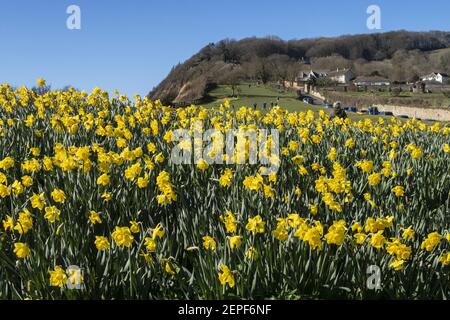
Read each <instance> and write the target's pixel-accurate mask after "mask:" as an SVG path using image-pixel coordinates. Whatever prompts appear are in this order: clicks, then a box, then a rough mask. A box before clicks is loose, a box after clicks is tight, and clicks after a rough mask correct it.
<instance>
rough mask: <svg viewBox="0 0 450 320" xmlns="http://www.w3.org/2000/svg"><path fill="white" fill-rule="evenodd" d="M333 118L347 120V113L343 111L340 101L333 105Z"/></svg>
mask: <svg viewBox="0 0 450 320" xmlns="http://www.w3.org/2000/svg"><path fill="white" fill-rule="evenodd" d="M331 117H332V118H334V117H338V118H341V119H346V118H347V113H346V112H345V110H344V109H342V107H341V103H340V102H339V101H337V102H335V103H334V105H333V112H332V113H331Z"/></svg>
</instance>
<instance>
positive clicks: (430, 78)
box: [421, 72, 449, 84]
mask: <svg viewBox="0 0 450 320" xmlns="http://www.w3.org/2000/svg"><path fill="white" fill-rule="evenodd" d="M421 80H422V81H426V82H437V83H441V84H448V82H449V81H448V75H447V74H446V73H443V72H433V73H430V74H428V75H426V76H423V77H422V78H421Z"/></svg>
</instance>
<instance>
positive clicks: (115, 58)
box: [0, 0, 450, 95]
mask: <svg viewBox="0 0 450 320" xmlns="http://www.w3.org/2000/svg"><path fill="white" fill-rule="evenodd" d="M372 4H375V5H378V6H379V8H380V10H381V29H380V30H369V29H368V28H367V23H366V21H367V18H368V17H369V15H370V14H367V12H366V11H367V8H368V6H369V5H372ZM70 5H77V6H78V7H79V8H80V11H81V19H80V20H81V29H79V30H76V29H75V30H70V29H68V28H67V25H66V21H67V19H68V18H69V16H70V14H68V13H66V10H67V7H68V6H70ZM448 12H450V2H449V1H448V0H429V1H417V0H408V1H406V0H396V1H392V0H370V1H366V0H346V1H335V0H333V1H332V0H330V1H324V0H322V1H320V0H315V1H313V0H307V1H303V0H277V1H275V0H270V1H269V0H258V1H256V0H226V1H225V0H223V1H218V0H189V1H188V0H164V1H162V0H127V1H124V0H70V1H66V0H40V1H37V0H28V1H25V0H14V1H7V0H0V83H4V82H8V83H10V84H11V85H14V86H20V85H26V86H29V87H30V86H33V85H34V84H35V82H36V79H37V78H39V77H43V78H45V79H46V80H47V83H48V84H50V85H51V86H52V88H62V87H64V86H66V85H71V86H74V87H76V88H78V89H81V90H87V91H90V90H92V88H94V87H96V86H99V87H100V88H102V89H104V90H108V91H113V90H115V89H118V90H119V91H120V92H122V93H126V94H128V95H134V94H141V95H145V94H147V93H148V92H149V91H150V90H151V89H152V88H153V87H154V86H156V85H157V84H158V83H159V82H160V81H161V80H163V79H164V77H165V76H166V75H167V74H168V73H169V71H170V69H171V68H172V67H173V66H174V65H176V64H177V63H180V62H183V61H185V60H187V59H188V58H190V57H191V56H192V55H193V54H195V53H196V52H198V51H199V50H200V49H201V48H202V47H204V46H205V45H207V44H208V43H211V42H217V41H220V40H222V39H225V38H228V39H242V38H245V37H251V36H257V37H264V36H268V35H275V36H278V37H280V38H282V39H285V40H290V39H302V38H313V37H321V36H337V35H344V34H361V33H372V32H385V31H391V30H400V29H404V30H410V31H429V30H442V31H448V30H450V20H449V19H448Z"/></svg>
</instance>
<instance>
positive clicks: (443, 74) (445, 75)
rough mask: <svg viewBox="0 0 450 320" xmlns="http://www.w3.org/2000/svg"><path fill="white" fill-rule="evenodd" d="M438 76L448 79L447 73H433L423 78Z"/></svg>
mask: <svg viewBox="0 0 450 320" xmlns="http://www.w3.org/2000/svg"><path fill="white" fill-rule="evenodd" d="M438 74H440V75H441V76H443V77H448V74H446V73H445V72H432V73H430V74H427V75H425V76H422V78H425V77H429V76H437V75H438Z"/></svg>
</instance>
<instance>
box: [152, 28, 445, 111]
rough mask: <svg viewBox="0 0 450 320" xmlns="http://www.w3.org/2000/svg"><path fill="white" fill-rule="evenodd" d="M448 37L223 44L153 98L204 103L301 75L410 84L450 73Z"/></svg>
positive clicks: (181, 70) (181, 67) (184, 67)
mask: <svg viewBox="0 0 450 320" xmlns="http://www.w3.org/2000/svg"><path fill="white" fill-rule="evenodd" d="M449 48H450V32H442V31H431V32H408V31H395V32H387V33H376V34H365V35H348V36H340V37H335V38H316V39H303V40H289V41H284V40H282V39H279V38H277V37H267V38H254V37H253V38H246V39H242V40H238V41H237V40H229V39H226V40H222V41H220V42H218V43H211V44H209V45H207V46H205V47H204V48H203V49H201V50H200V51H199V52H198V53H197V54H195V55H194V56H192V57H191V58H190V59H188V60H187V61H185V62H184V63H180V64H178V65H176V66H175V67H173V68H172V70H171V71H170V73H169V75H168V76H167V77H166V78H165V79H164V80H163V81H162V82H161V83H160V84H159V85H158V86H157V87H155V88H154V89H153V90H152V91H151V92H150V93H149V95H148V96H149V97H150V98H151V99H161V100H162V101H163V102H164V103H167V104H169V103H182V102H193V101H198V100H205V99H207V98H208V93H209V92H210V91H211V90H212V89H214V88H215V87H216V86H217V85H229V86H231V87H233V86H235V85H236V84H238V83H241V82H243V81H260V82H262V83H267V82H271V81H293V80H294V79H295V77H296V76H297V75H298V73H299V72H300V71H302V70H310V69H311V68H313V69H328V70H333V69H336V68H352V70H353V71H354V72H355V74H357V75H363V76H365V75H380V76H383V77H386V78H389V79H391V80H393V81H407V80H412V79H416V78H417V77H418V76H420V75H423V74H426V73H430V72H432V71H443V72H447V73H450V50H448V49H449Z"/></svg>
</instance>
